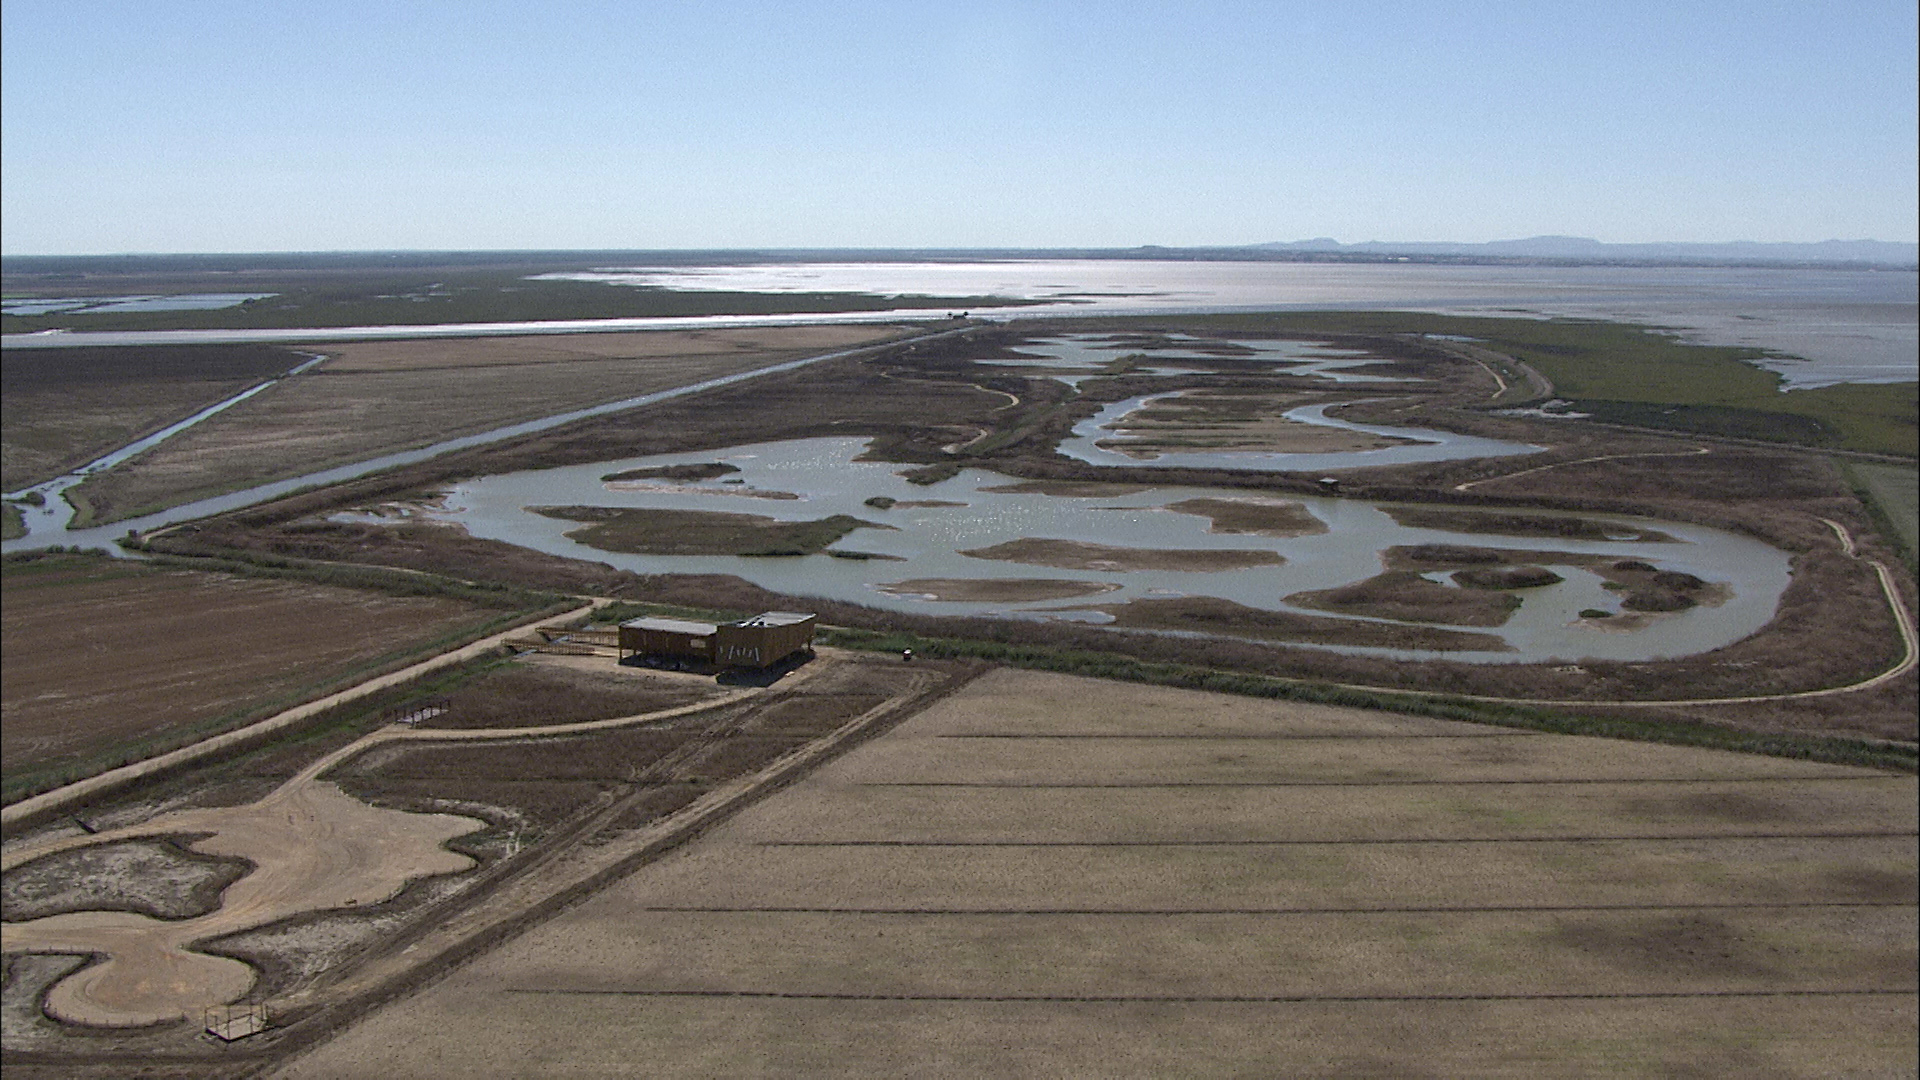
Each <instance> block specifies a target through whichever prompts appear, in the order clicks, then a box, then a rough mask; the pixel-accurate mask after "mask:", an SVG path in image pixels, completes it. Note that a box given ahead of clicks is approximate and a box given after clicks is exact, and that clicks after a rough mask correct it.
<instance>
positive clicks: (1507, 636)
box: [434, 438, 1788, 662]
mask: <svg viewBox="0 0 1920 1080" xmlns="http://www.w3.org/2000/svg"><path fill="white" fill-rule="evenodd" d="M864 449H865V442H864V440H861V439H852V438H837V439H836V438H828V439H804V440H797V441H791V442H779V443H767V444H762V445H757V446H742V447H734V448H732V449H729V450H725V451H720V452H717V453H716V452H714V451H706V452H700V453H686V454H667V455H659V456H653V457H645V458H631V459H622V460H619V461H609V462H601V463H596V464H591V465H575V466H566V467H563V468H556V469H540V470H531V471H526V472H517V473H509V474H504V475H499V476H490V477H485V478H483V479H479V480H473V481H469V482H466V483H462V484H459V485H457V486H455V487H453V488H452V489H451V493H450V494H449V495H448V497H447V499H446V500H445V507H446V509H445V511H444V512H435V513H434V516H436V517H439V518H442V519H444V520H447V521H450V522H456V523H458V524H460V525H462V526H464V527H465V528H466V529H467V530H468V531H469V532H470V533H472V534H473V535H475V536H479V537H484V538H487V539H494V540H503V541H506V542H508V543H513V544H518V545H521V546H524V547H529V548H533V549H535V550H538V551H544V552H548V553H550V554H555V555H562V556H566V557H570V558H584V559H591V560H596V561H601V562H606V563H610V564H612V565H614V566H617V567H620V568H623V569H628V570H633V571H635V572H637V573H647V574H659V573H685V574H734V575H738V576H739V577H742V578H745V579H746V580H748V581H751V582H753V583H755V584H757V585H760V586H763V587H765V588H767V589H771V590H774V591H777V592H782V593H789V594H793V595H799V596H819V597H827V598H831V599H836V600H844V601H849V602H852V603H858V604H866V605H870V606H875V607H881V608H887V609H892V610H897V611H912V612H918V613H924V614H951V615H996V616H1003V617H1004V616H1012V617H1025V618H1053V619H1074V620H1081V621H1092V622H1100V621H1105V620H1106V619H1107V618H1108V616H1106V615H1104V614H1103V613H1101V612H1097V611H1092V610H1086V606H1087V605H1090V604H1101V605H1106V604H1112V603H1116V602H1122V601H1127V600H1132V599H1140V598H1153V597H1176V596H1214V597H1221V598H1224V599H1228V600H1232V601H1234V602H1236V603H1240V604H1244V605H1247V606H1249V607H1256V608H1263V609H1267V610H1302V609H1297V608H1293V607H1292V605H1289V604H1287V603H1285V602H1284V601H1283V600H1282V597H1284V596H1286V595H1288V594H1291V593H1294V592H1298V591H1303V590H1311V589H1324V588H1331V587H1335V586H1339V585H1344V584H1347V583H1349V582H1354V581H1358V580H1361V579H1364V578H1367V577H1371V576H1373V575H1375V574H1378V573H1379V572H1380V570H1381V564H1380V552H1381V551H1382V550H1383V549H1385V548H1387V547H1389V546H1393V545H1400V544H1428V543H1444V544H1466V545H1474V546H1483V547H1499V548H1508V549H1517V550H1535V551H1539V550H1549V551H1559V552H1574V553H1580V554H1597V555H1606V556H1610V557H1617V558H1621V559H1628V558H1632V559H1640V560H1644V561H1647V562H1650V563H1653V564H1655V565H1656V566H1658V567H1659V568H1660V569H1663V570H1678V571H1683V572H1686V573H1690V574H1694V575H1696V576H1698V577H1701V578H1703V579H1705V580H1707V581H1709V582H1713V583H1717V584H1723V585H1725V586H1727V587H1728V588H1729V589H1730V590H1731V593H1732V596H1731V598H1730V599H1728V600H1727V601H1726V602H1725V603H1724V604H1722V605H1721V606H1718V607H1699V608H1695V609H1693V610H1690V611H1686V612H1680V613H1675V614H1671V615H1663V616H1659V617H1657V618H1654V619H1652V620H1650V621H1649V623H1648V624H1647V625H1645V626H1642V627H1640V628H1638V629H1632V630H1623V629H1615V628H1612V627H1609V626H1607V625H1606V623H1605V621H1604V620H1590V619H1581V618H1579V612H1580V611H1581V610H1582V609H1587V608H1596V609H1601V610H1608V611H1619V610H1620V602H1619V597H1618V596H1617V595H1616V594H1615V593H1614V592H1613V591H1610V590H1608V589H1606V588H1604V587H1603V584H1602V582H1601V579H1600V578H1599V577H1598V576H1596V575H1594V574H1593V573H1591V572H1589V571H1586V570H1582V569H1578V568H1574V567H1556V570H1557V571H1558V572H1559V573H1561V574H1562V575H1563V576H1564V577H1565V579H1566V580H1565V581H1563V582H1561V583H1559V584H1556V585H1550V586H1546V587H1544V588H1538V589H1530V590H1526V596H1525V601H1524V603H1523V605H1522V607H1521V608H1520V610H1519V611H1518V612H1516V613H1515V614H1514V616H1513V617H1512V619H1511V620H1510V621H1508V623H1507V624H1506V625H1505V626H1501V627H1497V628H1490V629H1485V630H1482V631H1481V632H1483V633H1490V634H1494V635H1496V636H1497V637H1498V638H1500V639H1501V640H1502V641H1504V642H1505V644H1506V645H1507V646H1508V647H1510V648H1511V649H1512V650H1513V651H1511V652H1505V651H1502V652H1495V651H1484V652H1447V653H1432V652H1425V651H1413V650H1370V649H1356V650H1354V651H1364V652H1375V653H1381V654H1384V655H1394V656H1403V657H1406V658H1409V659H1416V658H1430V657H1438V656H1447V657H1452V658H1455V659H1463V660H1475V661H1489V662H1499V661H1535V660H1548V659H1554V658H1561V659H1568V660H1576V659H1585V658H1605V659H1621V660H1625V659H1648V658H1655V657H1669V656H1681V655H1687V654H1690V653H1696V652H1701V651H1705V650H1708V649H1712V648H1717V647H1719V646H1721V645H1725V644H1729V643H1731V642H1733V641H1736V640H1738V639H1739V638H1741V637H1744V636H1746V635H1748V634H1750V633H1753V632H1754V631H1756V630H1758V629H1760V627H1762V626H1763V625H1765V624H1766V623H1767V621H1768V620H1769V619H1771V618H1772V617H1773V613H1774V610H1775V607H1776V606H1777V604H1778V602H1779V598H1780V594H1781V592H1782V591H1783V590H1784V589H1785V588H1786V585H1787V580H1788V563H1787V556H1786V554H1785V553H1784V552H1781V551H1779V550H1777V549H1774V548H1772V547H1769V546H1767V545H1766V544H1763V543H1760V542H1759V541H1757V540H1753V539H1750V538H1747V537H1743V536H1738V535H1735V534H1732V533H1727V532H1723V531H1720V530H1716V529H1710V528H1705V527H1702V526H1695V525H1686V524H1677V523H1669V522H1644V521H1635V520H1634V519H1628V518H1620V517H1611V516H1602V515H1586V516H1588V517H1590V518H1591V517H1599V518H1600V519H1601V520H1606V521H1612V522H1618V523H1619V524H1620V525H1621V534H1623V535H1624V534H1626V533H1629V532H1631V531H1632V528H1633V526H1635V525H1639V526H1644V527H1647V528H1653V529H1657V530H1658V531H1660V532H1663V533H1666V534H1668V535H1670V536H1672V537H1673V538H1674V539H1673V540H1672V541H1661V542H1646V541H1626V540H1604V541H1575V540H1562V539H1558V538H1555V539H1550V540H1543V539H1538V538H1518V537H1506V536H1490V535H1481V534H1476V535H1472V536H1466V535H1463V534H1460V533H1455V532H1446V531H1440V530H1434V529H1421V528H1412V527H1408V526H1403V525H1400V524H1398V523H1397V522H1395V521H1394V520H1393V518H1392V517H1390V516H1389V515H1388V514H1387V513H1385V512H1384V510H1383V509H1382V508H1381V506H1379V505H1376V504H1373V503H1369V502H1365V501H1361V500H1357V499H1335V498H1313V497H1308V498H1300V499H1297V500H1293V501H1297V502H1300V503H1302V504H1303V505H1304V506H1305V508H1306V509H1307V511H1308V512H1309V513H1311V514H1312V515H1313V516H1314V517H1315V518H1317V519H1318V520H1319V521H1321V522H1323V523H1324V524H1325V525H1326V526H1327V531H1326V532H1325V533H1321V534H1318V535H1310V536H1301V537H1293V538H1278V537H1270V536H1261V535H1249V534H1222V533H1214V532H1210V531H1209V528H1210V522H1209V520H1208V519H1207V518H1205V517H1201V516H1196V515H1193V514H1189V513H1180V512H1176V511H1172V510H1169V509H1168V508H1167V507H1168V505H1169V504H1172V503H1177V502H1181V501H1183V500H1185V499H1191V498H1208V497H1211V498H1222V497H1225V498H1239V499H1248V498H1253V499H1259V498H1262V497H1261V496H1257V495H1250V494H1248V493H1245V492H1229V491H1222V490H1219V489H1207V488H1190V487H1161V488H1152V489H1149V490H1145V491H1138V492H1135V493H1133V494H1123V495H1097V496H1089V497H1079V498H1071V497H1061V496H1057V495H1045V494H1031V493H1019V492H1008V491H994V490H991V489H993V488H995V487H1003V486H1007V485H1009V484H1010V483H1011V482H1012V481H1011V480H1010V479H1009V478H1008V477H1005V476H1002V475H999V474H997V473H993V472H988V471H986V470H983V469H968V470H964V471H962V472H961V473H960V474H959V475H958V476H956V477H954V478H953V479H950V480H947V481H944V482H942V483H940V484H937V485H934V486H932V487H923V486H918V485H914V484H912V483H909V482H908V481H906V480H905V479H903V478H902V477H901V476H900V475H898V472H899V470H900V469H901V468H902V466H899V465H897V464H891V463H885V462H864V461H859V460H857V458H858V456H859V455H860V453H861V452H862V451H863V450H864ZM712 461H720V462H724V463H726V464H729V465H733V466H735V467H736V468H738V469H739V470H740V471H739V472H738V473H733V474H730V475H728V476H726V477H725V478H724V479H714V480H705V481H673V482H646V481H642V482H632V481H606V480H603V479H602V477H603V476H605V475H606V474H609V473H612V472H617V471H625V470H629V469H637V468H651V467H655V466H662V465H677V464H693V463H700V462H712ZM1123 490H1124V489H1123ZM782 495H787V496H795V497H793V498H782V497H779V496H782ZM876 496H882V497H886V498H891V499H895V500H898V501H899V502H900V503H911V502H923V503H924V502H941V503H952V504H959V505H933V506H928V505H922V506H900V505H896V506H894V507H893V508H891V509H877V508H875V507H873V506H869V505H867V503H866V500H868V499H870V498H873V497H876ZM537 505H593V506H613V507H635V508H652V509H672V510H717V511H727V512H734V513H750V514H758V515H763V516H766V517H771V518H775V519H777V520H782V521H802V520H817V519H819V518H824V517H828V516H830V515H834V514H846V515H850V516H852V517H856V518H860V519H862V520H865V521H870V522H873V523H875V524H876V525H881V526H885V527H883V528H871V529H860V530H857V531H855V532H853V533H852V534H850V535H848V536H847V537H846V538H845V539H843V540H842V541H840V543H839V544H838V545H836V546H837V547H838V548H841V549H846V550H851V551H857V552H862V553H870V554H874V555H881V556H887V558H883V559H864V560H862V559H843V558H834V557H831V556H829V555H824V554H822V555H813V556H807V557H782V558H755V557H735V556H718V555H716V556H657V555H632V554H621V553H614V552H607V551H603V550H599V549H596V548H592V547H588V546H586V545H584V544H580V543H577V542H575V541H573V540H569V539H567V537H566V536H565V535H564V534H565V533H566V532H568V531H570V530H574V529H578V528H579V527H580V525H579V523H578V522H574V521H562V520H555V519H553V518H549V517H544V516H541V515H539V514H535V513H532V512H530V511H528V510H527V509H526V508H527V507H528V506H537ZM1035 537H1037V538H1050V539H1066V540H1077V541H1083V542H1097V543H1100V544H1104V545H1111V546H1116V547H1134V548H1147V549H1182V550H1193V549H1200V550H1235V549H1238V550H1245V549H1255V550H1266V551H1272V552H1274V553H1276V554H1278V555H1280V556H1281V557H1282V558H1283V559H1284V560H1285V563H1284V565H1280V566H1258V567H1253V568H1251V569H1241V570H1225V571H1213V572H1191V571H1168V570H1127V571H1102V570H1067V569H1058V568H1054V567H1044V566H1032V565H1023V564H1019V563H1012V562H1002V561H993V560H984V559H979V558H974V557H970V556H966V555H962V554H960V552H961V551H962V550H967V549H975V548H981V547H988V546H992V545H996V544H1001V543H1007V542H1010V541H1014V540H1020V539H1023V538H1035ZM927 578H969V579H982V578H1022V579H1031V578H1040V579H1052V580H1067V581H1081V582H1089V583H1097V584H1098V585H1099V586H1101V587H1104V588H1107V589H1108V591H1105V592H1103V593H1101V594H1099V595H1095V596H1090V597H1088V598H1087V599H1085V600H1081V601H1075V602H1063V601H1060V600H1057V599H1056V600H1051V601H1035V602H1031V603H978V602H965V601H935V600H929V599H926V598H924V597H922V596H914V595H897V594H895V593H891V592H887V591H883V590H882V589H881V586H883V585H886V584H889V583H895V582H900V581H908V580H916V579H927ZM1435 580H1439V575H1435ZM1076 607H1077V608H1080V610H1073V609H1074V608H1076ZM1370 621H1378V620H1370Z"/></svg>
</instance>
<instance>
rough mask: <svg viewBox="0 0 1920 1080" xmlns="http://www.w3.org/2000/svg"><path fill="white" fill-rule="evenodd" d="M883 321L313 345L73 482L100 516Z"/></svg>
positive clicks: (617, 391) (891, 331)
mask: <svg viewBox="0 0 1920 1080" xmlns="http://www.w3.org/2000/svg"><path fill="white" fill-rule="evenodd" d="M897 333H898V331H897V330H896V329H895V328H893V327H884V326H882V327H873V326H859V327H794V328H787V329H752V330H713V331H686V332H677V331H664V332H661V333H657V334H655V333H644V334H607V335H599V334H572V335H565V336H556V335H545V336H536V337H527V338H509V337H500V338H454V339H440V340H424V341H392V342H364V343H357V344H346V345H338V346H333V345H329V346H327V349H326V351H327V353H328V355H329V357H330V358H329V359H328V360H327V361H326V362H325V363H323V364H321V365H320V366H319V367H317V368H314V369H313V370H311V371H309V372H307V373H306V374H304V375H302V376H300V377H298V378H296V379H292V380H289V381H288V382H286V383H284V384H282V385H280V386H276V387H274V388H273V389H272V390H269V391H267V392H266V393H263V394H261V395H259V396H258V397H256V398H253V399H251V400H249V401H247V402H244V403H242V404H241V405H238V406H235V407H234V408H233V409H230V410H228V411H227V412H224V413H221V414H220V415H219V416H216V417H213V418H211V419H209V420H207V421H205V422H203V423H201V424H199V425H197V426H195V427H194V428H192V429H191V430H189V431H187V432H183V433H182V434H181V435H179V436H176V437H175V438H173V439H169V440H168V441H167V442H166V443H165V444H164V445H162V446H160V447H156V448H155V449H154V450H153V451H151V452H150V453H147V454H143V455H141V456H140V457H139V458H137V459H135V460H134V461H130V462H128V463H126V464H125V465H122V466H120V467H119V468H116V469H113V470H110V471H108V472H106V473H103V474H101V475H99V476H97V477H95V478H93V479H90V480H88V481H87V482H86V483H85V484H83V485H81V486H80V487H78V488H76V489H74V490H73V493H72V498H73V500H74V502H75V505H76V506H77V507H78V508H79V509H80V513H81V514H82V516H83V518H82V520H83V523H84V521H87V520H91V521H94V522H105V521H114V520H118V519H120V518H123V517H128V516H133V515H135V514H138V513H141V512H145V511H150V510H153V509H157V508H160V507H164V506H173V505H176V504H179V503H183V502H189V501H192V500H193V499H196V498H203V497H206V496H210V495H214V494H218V493H221V492H225V491H231V490H234V489H237V488H242V487H246V486H249V485H252V484H259V483H265V482H267V481H269V480H277V479H282V478H285V477H290V476H299V475H302V474H305V473H310V472H315V471H317V470H320V469H325V468H330V467H332V466H335V465H344V464H347V463H350V462H354V461H361V460H365V459H367V458H371V457H377V456H379V455H381V454H385V453H391V452H394V451H397V450H404V449H409V448H413V447H418V446H426V445H430V444H432V443H436V442H440V441H442V440H445V439H450V438H454V437H456V436H460V435H470V434H474V433H477V432H482V431H488V430H491V429H493V428H498V427H503V426H506V425H508V424H513V423H518V422H520V421H525V420H533V419H537V418H539V417H543V416H550V415H552V414H554V413H560V412H565V411H567V410H569V409H578V408H584V407H586V406H589V405H597V404H600V403H602V402H607V401H617V400H619V399H621V398H628V397H635V396H638V395H641V394H648V393H652V392H655V391H659V390H666V389H670V388H672V387H676V386H685V385H687V384H689V383H695V382H700V381H702V380H705V379H712V378H716V377H719V376H722V375H731V374H735V373H737V372H742V371H751V370H754V369H756V368H761V367H766V366H768V365H770V364H774V363H778V362H780V361H783V360H791V359H794V358H796V357H799V356H804V355H807V354H809V353H814V352H821V351H826V350H830V349H833V348H838V347H842V346H848V345H854V344H859V343H862V342H866V341H874V340H879V339H882V338H886V337H889V336H893V335H895V334H897Z"/></svg>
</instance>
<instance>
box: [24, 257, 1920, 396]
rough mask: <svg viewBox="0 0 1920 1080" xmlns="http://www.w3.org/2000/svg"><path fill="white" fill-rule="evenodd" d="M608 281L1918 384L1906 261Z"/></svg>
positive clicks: (1023, 263) (477, 328)
mask: <svg viewBox="0 0 1920 1080" xmlns="http://www.w3.org/2000/svg"><path fill="white" fill-rule="evenodd" d="M562 276H568V277H574V278H579V279H585V280H593V281H601V282H605V283H607V284H608V285H609V286H615V287H617V286H621V285H631V286H641V287H649V288H665V289H674V290H682V291H715V290H717V291H744V292H770V293H836V292H838V293H862V294H868V295H880V296H898V295H904V294H920V295H932V296H983V295H993V296H1001V297H1008V298H1015V299H1022V300H1028V301H1033V302H1034V303H1033V305H1032V306H1028V307H1020V308H994V309H983V310H981V311H976V312H974V313H973V314H975V315H976V316H980V315H984V316H986V317H988V318H994V319H1019V318H1032V317H1036V316H1057V315H1124V314H1160V313H1184V312H1221V311H1259V310H1270V311H1271V310H1311V309H1327V308H1348V309H1383V310H1407V311H1434V312H1442V313H1451V314H1464V315H1495V316H1509V317H1511V316H1516V315H1517V316H1523V317H1533V318H1541V317H1571V318H1584V319H1609V320H1615V321H1623V322H1637V323H1645V324H1648V325H1652V326H1659V327H1665V328H1668V329H1671V330H1673V331H1674V332H1676V333H1677V334H1679V335H1680V336H1682V337H1683V338H1686V339H1688V340H1694V341H1701V342H1706V343H1709V344H1718V345H1749V346H1753V347H1755V348H1760V349H1765V350H1768V351H1770V352H1772V353H1776V354H1778V359H1770V360H1765V361H1762V364H1763V366H1765V367H1768V368H1770V369H1772V370H1774V371H1777V372H1779V373H1780V374H1781V376H1782V377H1783V378H1784V379H1785V380H1786V385H1787V386H1789V387H1812V386H1823V385H1827V384H1830V383H1836V382H1883V383H1884V382H1911V381H1913V380H1914V379H1916V378H1920V330H1917V328H1916V323H1917V320H1916V310H1917V307H1920V277H1917V276H1916V275H1915V273H1914V272H1913V271H1911V270H1897V269H1878V270H1839V269H1808V268H1801V267H1767V268H1754V267H1647V266H1444V265H1433V264H1424V263H1365V264H1327V263H1292V262H1186V261H1155V260H1146V259H1140V260H1135V259H1079V260H1074V259H1003V260H978V261H972V262H934V261H927V262H893V263H885V262H841V263H757V264H754V263H749V264H741V265H730V266H695V267H689V266H676V267H646V266H635V267H608V268H606V269H604V270H602V271H599V272H596V273H589V274H571V275H562ZM946 314H947V313H946V312H944V311H929V310H926V309H904V308H903V309H901V310H898V311H890V312H889V311H879V312H871V311H867V312H851V313H832V312H821V313H817V314H794V315H776V316H759V315H711V316H704V317H698V318H631V319H598V320H578V321H546V322H530V323H467V324H456V325H441V326H358V327H339V328H328V329H284V330H166V331H144V332H132V331H129V332H107V331H102V332H80V331H76V332H72V333H51V334H29V335H20V334H9V335H7V336H6V337H5V338H4V344H5V345H6V346H7V347H8V348H50V347H60V346H71V345H138V344H169V343H171V344H191V343H212V342H238V341H253V342H289V343H293V342H306V343H310V342H320V341H347V340H354V339H368V338H415V337H463V336H466V337H470V336H475V335H512V334H566V333H583V332H594V331H610V330H644V329H687V328H698V327H720V326H768V325H792V324H802V323H819V322H901V321H914V320H929V319H939V318H944V317H945V316H946Z"/></svg>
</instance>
